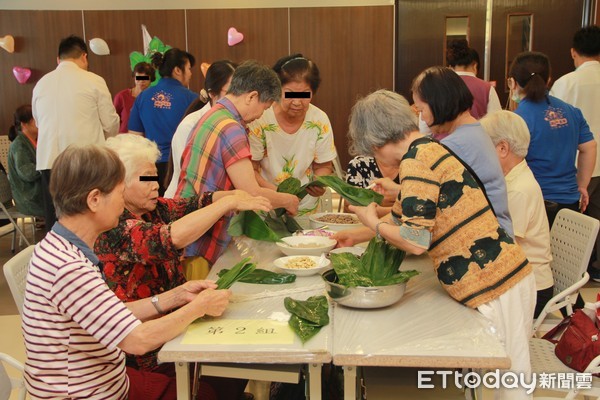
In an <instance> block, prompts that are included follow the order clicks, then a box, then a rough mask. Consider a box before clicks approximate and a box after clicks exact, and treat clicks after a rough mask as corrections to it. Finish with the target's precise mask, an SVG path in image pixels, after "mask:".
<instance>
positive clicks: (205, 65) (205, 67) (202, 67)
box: [200, 63, 210, 78]
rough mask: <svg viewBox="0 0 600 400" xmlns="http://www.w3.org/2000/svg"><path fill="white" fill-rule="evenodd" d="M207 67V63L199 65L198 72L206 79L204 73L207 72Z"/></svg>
mask: <svg viewBox="0 0 600 400" xmlns="http://www.w3.org/2000/svg"><path fill="white" fill-rule="evenodd" d="M209 67H210V64H209V63H202V64H200V71H202V75H204V77H205V78H206V71H208V68H209Z"/></svg>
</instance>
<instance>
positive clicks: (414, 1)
mask: <svg viewBox="0 0 600 400" xmlns="http://www.w3.org/2000/svg"><path fill="white" fill-rule="evenodd" d="M485 3H486V2H485V0H460V1H454V0H445V1H440V0H399V1H398V2H397V9H396V15H397V18H398V19H397V26H398V28H397V32H396V49H397V51H396V91H397V92H398V93H400V94H401V95H403V96H405V97H406V98H407V99H408V100H409V102H411V103H412V98H411V96H412V95H411V92H410V86H411V84H412V81H413V79H414V78H415V77H416V76H417V75H418V74H419V73H420V72H421V71H423V70H424V69H426V68H428V67H431V66H435V65H444V64H445V61H446V54H445V53H444V51H445V49H444V39H445V36H446V17H451V16H468V17H469V44H470V46H471V47H473V48H474V49H475V50H477V52H478V53H479V57H480V60H481V62H482V63H483V58H484V44H485V5H486V4H485ZM482 69H483V65H480V70H482ZM482 75H483V74H482V73H480V77H482Z"/></svg>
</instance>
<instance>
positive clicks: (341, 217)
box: [308, 212, 363, 231]
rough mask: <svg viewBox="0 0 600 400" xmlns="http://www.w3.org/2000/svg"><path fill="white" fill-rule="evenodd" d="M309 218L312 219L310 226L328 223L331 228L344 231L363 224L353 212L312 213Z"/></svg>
mask: <svg viewBox="0 0 600 400" xmlns="http://www.w3.org/2000/svg"><path fill="white" fill-rule="evenodd" d="M308 219H309V220H310V227H311V228H313V229H317V228H320V227H322V226H325V225H326V226H328V228H327V229H329V230H332V231H343V230H345V229H353V228H358V227H359V226H363V224H362V223H361V222H360V220H359V219H358V217H357V216H356V215H354V214H351V213H334V212H323V213H316V214H313V215H310V216H309V217H308Z"/></svg>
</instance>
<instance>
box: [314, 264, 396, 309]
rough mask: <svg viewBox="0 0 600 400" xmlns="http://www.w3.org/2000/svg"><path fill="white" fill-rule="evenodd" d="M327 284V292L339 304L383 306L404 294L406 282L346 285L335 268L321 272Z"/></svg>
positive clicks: (370, 306) (348, 305) (362, 306)
mask: <svg viewBox="0 0 600 400" xmlns="http://www.w3.org/2000/svg"><path fill="white" fill-rule="evenodd" d="M321 277H322V278H323V280H324V281H325V283H326V285H327V294H328V295H329V297H331V299H332V300H333V301H335V302H336V303H338V304H341V305H343V306H347V307H353V308H381V307H387V306H389V305H391V304H394V303H396V302H397V301H398V300H400V299H401V298H402V296H403V295H404V290H405V289H406V283H398V284H396V285H389V286H371V287H365V286H357V287H352V288H350V287H345V286H342V285H340V284H339V283H337V282H338V276H337V274H336V273H335V271H334V270H333V269H330V270H327V271H325V272H323V273H322V274H321Z"/></svg>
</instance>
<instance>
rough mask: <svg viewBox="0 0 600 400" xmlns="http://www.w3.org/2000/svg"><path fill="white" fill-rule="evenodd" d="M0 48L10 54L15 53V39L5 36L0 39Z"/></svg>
mask: <svg viewBox="0 0 600 400" xmlns="http://www.w3.org/2000/svg"><path fill="white" fill-rule="evenodd" d="M0 47H2V48H3V49H4V50H6V51H8V52H9V53H12V52H14V51H15V38H14V37H12V36H11V35H6V36H4V37H3V38H0Z"/></svg>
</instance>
